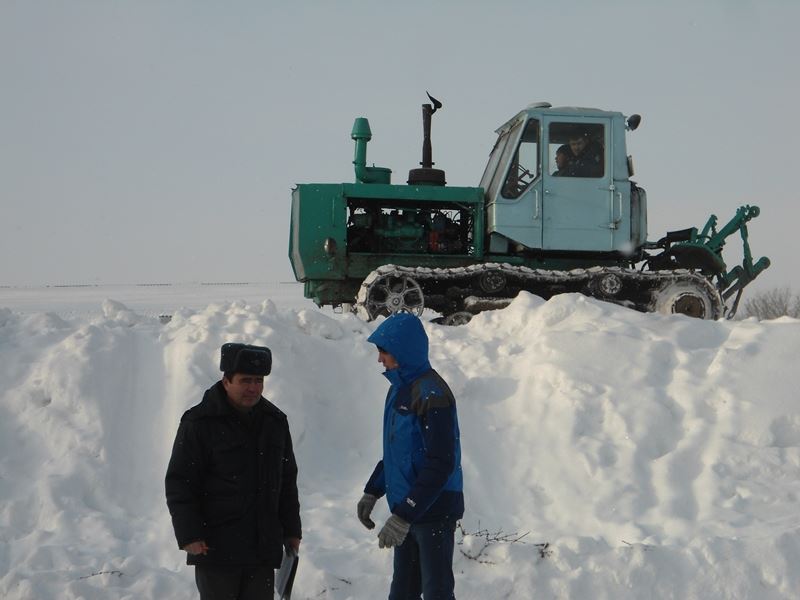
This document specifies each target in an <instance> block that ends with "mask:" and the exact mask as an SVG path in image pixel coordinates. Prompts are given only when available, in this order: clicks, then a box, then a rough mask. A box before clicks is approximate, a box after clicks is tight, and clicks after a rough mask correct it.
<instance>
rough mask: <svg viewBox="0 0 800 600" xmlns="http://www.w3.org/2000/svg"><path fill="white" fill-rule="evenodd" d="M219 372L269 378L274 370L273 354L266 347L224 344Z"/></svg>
mask: <svg viewBox="0 0 800 600" xmlns="http://www.w3.org/2000/svg"><path fill="white" fill-rule="evenodd" d="M219 370H220V371H223V372H225V373H244V374H245V375H264V376H267V375H269V372H270V371H271V370H272V352H270V349H269V348H267V347H266V346H249V345H247V344H235V343H229V344H223V345H222V350H221V352H220V359H219Z"/></svg>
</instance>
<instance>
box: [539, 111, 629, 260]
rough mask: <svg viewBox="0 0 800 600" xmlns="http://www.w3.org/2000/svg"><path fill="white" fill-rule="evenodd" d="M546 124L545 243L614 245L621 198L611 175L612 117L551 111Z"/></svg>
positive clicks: (577, 247) (592, 247)
mask: <svg viewBox="0 0 800 600" xmlns="http://www.w3.org/2000/svg"><path fill="white" fill-rule="evenodd" d="M542 125H543V127H542V130H543V132H542V138H543V139H542V141H543V144H542V150H543V154H544V157H543V168H542V184H543V185H542V246H541V247H542V249H543V250H573V251H598V252H603V251H605V252H608V251H612V250H614V249H616V248H617V247H618V245H620V244H621V240H616V239H615V232H617V231H618V225H619V222H620V221H621V219H622V215H621V212H622V203H621V201H618V200H617V199H618V196H619V195H618V194H617V193H615V188H614V185H613V179H612V169H611V166H612V164H613V157H612V156H611V144H610V136H611V121H610V120H609V119H606V118H603V117H580V118H574V119H570V118H569V117H564V116H561V117H556V116H553V117H545V118H544V119H543V123H542ZM626 241H627V240H626Z"/></svg>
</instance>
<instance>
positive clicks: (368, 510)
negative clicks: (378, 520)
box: [356, 494, 378, 529]
mask: <svg viewBox="0 0 800 600" xmlns="http://www.w3.org/2000/svg"><path fill="white" fill-rule="evenodd" d="M377 501H378V498H377V497H376V496H373V495H372V494H364V495H363V496H361V500H359V501H358V506H357V507H356V514H358V520H359V521H361V524H362V525H363V526H364V527H366V528H367V529H375V522H374V521H373V520H372V519H370V518H369V516H370V514H372V509H373V508H374V507H375V503H376V502H377Z"/></svg>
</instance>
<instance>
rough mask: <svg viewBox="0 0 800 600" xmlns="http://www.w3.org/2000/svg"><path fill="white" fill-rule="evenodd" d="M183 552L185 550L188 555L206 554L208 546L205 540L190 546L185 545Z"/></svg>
mask: <svg viewBox="0 0 800 600" xmlns="http://www.w3.org/2000/svg"><path fill="white" fill-rule="evenodd" d="M183 550H186V552H188V553H189V554H208V545H207V544H206V542H205V540H198V541H196V542H192V543H191V544H186V545H185V546H184V547H183Z"/></svg>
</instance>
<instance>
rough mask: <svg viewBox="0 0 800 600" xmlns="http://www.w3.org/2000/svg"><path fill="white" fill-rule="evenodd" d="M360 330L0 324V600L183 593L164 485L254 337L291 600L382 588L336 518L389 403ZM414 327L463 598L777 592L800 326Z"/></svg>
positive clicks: (528, 307)
mask: <svg viewBox="0 0 800 600" xmlns="http://www.w3.org/2000/svg"><path fill="white" fill-rule="evenodd" d="M302 306H307V305H305V304H302ZM374 327H375V324H373V323H364V322H362V321H360V320H358V319H357V318H355V317H354V316H352V315H335V314H333V313H330V312H323V311H319V310H317V309H313V308H299V307H296V308H286V307H281V308H279V307H277V306H276V304H274V303H272V302H271V301H269V300H267V301H264V302H263V303H260V304H258V303H246V302H244V301H241V302H234V303H224V304H222V303H220V304H211V305H209V306H207V307H205V308H202V309H189V308H185V309H181V310H179V311H177V312H176V313H175V314H174V315H173V318H172V321H171V322H169V323H167V324H162V323H160V322H159V320H158V318H156V317H153V316H146V315H143V314H141V313H137V312H136V311H135V310H131V309H129V308H127V307H126V306H124V305H123V304H121V303H119V302H114V301H111V300H108V301H105V302H103V304H102V306H101V307H100V310H99V311H96V312H95V314H93V315H82V316H79V317H76V318H64V317H62V316H59V315H58V314H56V313H47V312H41V313H34V314H24V313H20V312H16V311H12V310H9V309H0V380H1V381H2V384H3V385H2V392H0V394H1V396H0V498H1V499H2V502H1V503H0V596H2V597H3V598H9V599H20V600H22V599H26V600H27V599H36V600H39V599H48V598H72V599H78V598H83V599H88V600H92V599H98V598H130V599H134V598H135V599H140V598H177V599H180V598H194V597H196V591H195V588H194V583H193V573H192V570H191V568H189V567H186V566H185V564H184V558H185V557H184V554H183V552H181V551H179V550H178V549H177V547H176V544H175V541H174V538H173V535H172V529H171V525H170V521H169V516H168V513H167V510H166V505H165V501H164V494H163V476H164V472H165V468H166V464H167V460H168V457H169V453H170V450H171V446H172V441H173V437H174V434H175V430H176V427H177V424H178V420H179V418H180V415H181V414H182V413H183V411H184V410H186V409H187V408H188V407H190V406H191V405H193V404H195V403H197V402H198V401H199V400H200V397H201V395H202V392H203V390H205V389H206V388H207V387H209V386H210V385H211V384H212V383H213V382H214V381H216V380H217V379H218V378H219V373H218V371H217V364H218V359H219V355H218V352H219V347H220V346H221V345H222V344H223V343H225V342H229V341H241V342H246V343H253V344H259V345H267V346H269V347H270V348H272V351H273V356H274V366H273V373H272V375H270V377H269V378H268V379H267V382H266V390H265V395H266V396H267V397H269V398H270V399H271V400H272V401H273V402H274V403H275V404H277V405H278V406H279V407H280V408H281V409H282V410H284V412H286V413H287V414H288V415H289V422H290V425H291V428H292V434H293V437H294V440H295V451H296V453H297V459H298V464H299V467H300V479H299V485H300V499H301V508H302V517H303V526H304V539H303V545H302V547H301V564H300V570H299V573H298V580H297V583H296V585H295V593H294V597H295V598H299V599H305V598H329V599H342V600H343V599H373V598H381V597H385V596H386V595H387V593H388V581H389V578H390V573H391V555H390V553H389V552H387V551H383V550H379V549H378V545H377V540H376V538H375V533H374V532H370V531H367V530H365V529H364V528H363V527H362V526H361V525H360V524H359V523H358V521H357V519H356V517H355V503H356V501H357V500H358V498H359V497H360V494H361V489H362V486H363V484H364V482H365V481H366V478H367V477H368V476H369V474H370V472H371V470H372V468H373V466H374V464H375V462H376V461H377V460H378V458H379V453H380V427H381V413H382V405H383V398H384V396H385V393H386V389H387V384H386V381H385V379H384V378H383V377H382V376H381V373H380V366H379V365H378V363H377V361H376V356H375V352H374V349H373V347H372V346H370V345H369V344H367V343H366V342H365V339H366V337H367V336H368V335H369V333H370V332H371V331H372V330H373V329H374ZM426 329H427V331H428V334H429V336H430V339H431V363H432V364H433V366H434V368H436V369H437V370H438V371H439V372H440V373H441V374H442V376H443V377H444V378H445V379H446V380H447V381H448V382H449V383H450V386H451V387H452V389H453V392H454V393H455V395H456V399H457V402H458V409H459V416H460V421H461V431H462V448H463V467H464V479H465V498H466V505H467V509H466V515H465V517H464V519H463V521H462V523H461V528H460V530H459V531H457V532H456V540H457V542H458V544H459V545H458V547H457V551H456V559H455V571H456V595H457V597H458V598H459V599H461V600H464V599H466V600H469V599H479V598H480V599H485V598H490V599H494V598H513V599H528V598H533V597H536V598H575V599H584V598H585V599H589V598H592V599H594V598H614V599H624V598H630V599H639V598H676V599H677V598H680V599H685V598H704V599H706V598H759V599H764V598H795V597H797V595H798V593H799V591H800V571H798V569H797V565H798V564H800V504H799V503H798V497H799V496H800V406H798V402H797V393H796V387H797V385H796V383H795V381H796V375H797V369H798V361H797V356H798V351H800V322H798V321H796V320H791V319H782V320H778V321H774V322H763V323H758V322H755V321H743V322H725V321H720V322H708V321H696V320H691V319H688V318H685V317H682V316H674V317H664V316H658V315H652V314H648V315H644V314H639V313H636V312H633V311H629V310H627V309H624V308H620V307H617V306H614V305H610V304H604V303H601V302H596V301H593V300H588V299H586V298H584V297H582V296H577V295H571V294H569V295H562V296H557V297H555V298H553V299H552V300H550V301H548V302H544V301H542V300H541V299H539V298H536V297H534V296H530V295H527V294H523V295H521V296H520V297H519V298H518V299H517V300H515V301H514V303H512V305H511V306H509V307H508V308H507V309H505V310H502V311H497V312H489V313H483V314H482V315H479V316H478V317H476V318H475V319H474V320H473V321H472V322H471V323H470V324H469V325H467V326H464V327H457V328H448V327H442V326H438V325H433V324H426ZM386 516H387V510H386V507H385V504H384V503H383V502H382V503H381V504H379V508H378V509H376V511H375V517H376V520H382V519H385V518H386Z"/></svg>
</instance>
